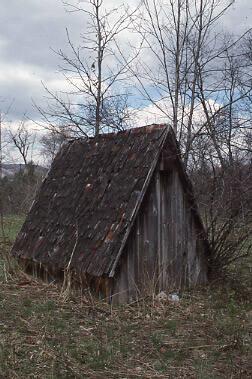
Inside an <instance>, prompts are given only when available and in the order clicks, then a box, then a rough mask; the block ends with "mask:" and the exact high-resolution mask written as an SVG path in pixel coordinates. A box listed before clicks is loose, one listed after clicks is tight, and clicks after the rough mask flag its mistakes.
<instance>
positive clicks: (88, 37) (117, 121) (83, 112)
mask: <svg viewBox="0 0 252 379" xmlns="http://www.w3.org/2000/svg"><path fill="white" fill-rule="evenodd" d="M63 4H64V5H65V6H66V8H67V11H68V12H80V13H82V14H83V19H84V20H85V21H86V25H87V27H86V30H85V31H84V32H83V33H82V34H81V44H80V45H78V46H76V45H75V44H74V43H73V42H72V40H71V37H70V33H69V31H68V30H66V34H67V42H68V47H69V49H70V54H67V53H65V52H64V51H62V50H59V51H56V53H57V54H58V56H59V58H60V59H61V61H62V64H61V66H60V70H61V72H62V74H63V76H64V78H65V80H66V82H67V84H68V87H69V90H68V91H66V92H61V93H56V94H55V93H53V92H52V91H51V90H50V89H49V88H47V87H46V86H45V89H46V91H47V94H48V95H49V99H50V101H49V102H48V107H47V109H46V110H43V109H41V108H39V107H37V108H38V109H39V111H40V113H41V114H42V116H43V120H44V124H45V125H46V127H47V128H49V129H51V130H54V132H55V131H56V132H62V131H63V130H64V131H65V132H66V133H67V134H72V135H75V136H76V135H77V136H78V135H81V136H83V135H84V136H87V135H90V134H95V135H97V134H99V133H100V132H102V131H103V130H104V129H106V128H112V129H122V128H125V127H128V125H129V122H130V119H131V107H129V104H128V98H129V91H128V90H127V88H125V87H126V84H125V86H124V83H126V82H125V81H126V80H127V79H128V76H129V71H128V64H129V63H132V62H133V60H134V59H135V56H132V57H130V56H128V57H127V62H126V63H123V64H122V62H121V61H120V60H119V59H117V46H118V38H119V37H120V35H121V33H122V32H124V31H125V30H128V28H129V27H130V24H131V20H132V17H134V14H135V11H132V12H129V10H128V9H125V8H121V7H119V8H113V9H111V10H107V9H106V8H105V6H104V1H103V0H87V1H83V2H82V4H81V5H80V3H78V4H73V3H71V4H70V3H68V2H63Z"/></svg>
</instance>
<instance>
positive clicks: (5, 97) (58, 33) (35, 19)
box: [0, 0, 252, 121]
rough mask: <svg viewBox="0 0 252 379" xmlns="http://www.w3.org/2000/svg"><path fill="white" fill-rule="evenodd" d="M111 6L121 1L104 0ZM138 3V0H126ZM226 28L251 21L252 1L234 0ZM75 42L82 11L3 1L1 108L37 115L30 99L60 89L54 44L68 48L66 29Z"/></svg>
mask: <svg viewBox="0 0 252 379" xmlns="http://www.w3.org/2000/svg"><path fill="white" fill-rule="evenodd" d="M104 2H105V4H106V5H107V6H108V7H110V6H111V5H115V4H120V3H122V1H121V0H104ZM124 3H125V4H129V5H134V3H135V4H136V3H137V0H128V1H124ZM223 24H224V26H225V28H227V29H228V30H229V31H231V32H234V33H238V32H241V31H242V30H245V29H246V28H248V27H251V26H252V0H236V2H235V4H234V5H233V6H232V9H230V10H229V12H228V14H226V15H225V18H224V19H223ZM66 27H67V28H68V29H69V31H70V33H71V36H72V40H74V41H77V40H78V38H79V32H80V31H81V30H83V27H85V20H84V19H83V15H80V14H79V15H78V14H76V13H75V14H69V13H67V12H66V10H65V9H64V7H63V5H62V2H61V0H0V101H1V103H0V107H1V109H2V111H4V110H5V109H6V107H7V106H8V104H10V103H11V102H13V105H12V107H11V110H10V112H9V119H11V120H12V121H17V120H19V119H20V118H21V117H22V115H23V114H24V113H27V114H28V116H30V117H32V118H36V117H37V114H36V112H35V110H34V109H33V107H32V99H34V100H35V101H36V103H38V104H40V103H41V102H42V99H43V95H44V90H43V88H42V85H41V81H44V82H45V83H47V84H48V85H49V87H50V88H52V89H54V90H57V89H60V88H62V86H63V82H62V79H61V76H59V74H57V69H58V64H59V59H58V58H57V56H56V55H55V54H54V53H53V51H52V48H53V49H56V50H57V49H59V48H62V49H63V50H64V48H65V47H66V34H65V28H66Z"/></svg>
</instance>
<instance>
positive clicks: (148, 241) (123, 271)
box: [113, 165, 207, 303]
mask: <svg viewBox="0 0 252 379" xmlns="http://www.w3.org/2000/svg"><path fill="white" fill-rule="evenodd" d="M200 230H201V228H200V227H198V225H197V220H196V219H195V217H194V214H193V212H192V210H191V207H190V201H189V199H188V196H187V194H186V191H185V190H184V187H183V183H182V181H181V178H180V174H179V171H178V170H177V169H176V168H175V167H173V168H172V169H169V170H166V171H161V170H160V165H159V166H158V167H157V169H156V172H155V174H154V176H153V179H152V182H151V185H150V187H149V189H148V191H147V193H146V195H145V198H144V201H143V204H142V206H141V209H140V212H139V214H138V216H137V218H136V220H135V224H134V227H133V229H132V231H131V233H130V236H129V239H128V241H127V244H126V246H125V248H124V252H123V254H122V257H121V262H120V265H119V269H118V271H117V275H116V277H115V281H114V283H115V284H114V288H113V301H114V302H117V303H123V302H126V301H131V300H133V299H135V298H137V297H138V296H139V297H142V296H143V295H144V293H145V291H154V290H156V291H160V290H167V289H171V288H183V287H184V286H194V285H196V284H201V283H205V282H206V281H207V260H206V254H205V245H204V240H203V239H202V236H201V235H200Z"/></svg>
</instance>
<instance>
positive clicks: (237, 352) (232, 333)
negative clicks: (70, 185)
mask: <svg viewBox="0 0 252 379" xmlns="http://www.w3.org/2000/svg"><path fill="white" fill-rule="evenodd" d="M3 248H4V247H3V245H2V249H3ZM5 248H6V249H8V246H7V247H5ZM2 267H3V266H2ZM0 271H1V268H0ZM247 274H249V272H247V270H245V271H244V272H243V280H242V281H241V280H240V279H239V280H236V279H233V278H234V276H232V277H231V278H230V279H228V280H227V281H226V282H225V283H217V282H216V283H215V284H213V285H211V286H209V287H207V288H203V289H201V290H199V291H197V292H196V291H191V292H188V293H184V294H183V295H182V297H181V301H180V302H179V303H178V304H173V303H170V302H167V303H157V302H153V301H152V299H148V298H146V299H145V301H142V302H139V303H135V304H133V305H126V306H121V307H114V308H111V307H110V306H109V305H108V304H105V303H103V302H99V301H97V300H94V299H91V298H90V296H89V294H88V293H87V294H82V296H80V294H78V293H74V294H73V293H72V294H70V296H68V297H67V299H66V298H65V297H64V296H61V288H58V287H57V286H56V285H54V284H51V285H48V284H45V283H42V282H41V281H38V280H34V279H33V278H31V277H29V276H27V275H25V274H23V273H22V272H20V271H15V272H13V273H12V275H11V276H10V275H9V276H7V277H6V276H5V275H2V276H1V274H0V277H1V279H0V315H1V316H0V378H5V379H8V378H11V379H12V378H13V379H14V378H19V379H22V378H25V379H26V378H43V379H44V378H51V379H52V378H53V379H60V378H101V379H103V378H202V379H207V378H214V379H215V378H251V376H252V367H251V363H250V357H251V347H250V342H251V341H250V335H249V331H251V315H252V310H251V304H250V302H249V300H250V298H251V297H250V295H251V288H249V275H247Z"/></svg>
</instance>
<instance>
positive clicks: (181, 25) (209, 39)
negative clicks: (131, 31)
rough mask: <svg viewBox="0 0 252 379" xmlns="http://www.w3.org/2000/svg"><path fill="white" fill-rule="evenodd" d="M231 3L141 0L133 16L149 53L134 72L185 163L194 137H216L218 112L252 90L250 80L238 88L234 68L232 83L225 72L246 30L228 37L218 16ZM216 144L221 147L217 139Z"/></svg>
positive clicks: (145, 48)
mask: <svg viewBox="0 0 252 379" xmlns="http://www.w3.org/2000/svg"><path fill="white" fill-rule="evenodd" d="M232 4H233V1H230V0H226V1H220V0H199V1H197V2H195V1H194V0H169V1H167V2H165V1H162V0H153V1H149V0H143V1H142V8H141V13H140V15H139V17H138V20H137V21H136V22H135V29H136V30H138V32H139V33H140V35H141V37H142V39H143V41H144V43H143V52H144V54H145V55H143V56H141V60H139V64H138V66H136V64H135V65H134V67H133V68H132V73H133V72H134V74H135V79H136V81H137V83H138V89H139V91H140V93H141V94H142V96H143V97H144V98H145V99H146V101H147V102H149V103H151V104H153V105H154V106H155V107H156V109H157V111H159V112H161V113H162V114H163V115H164V117H165V118H166V120H167V122H169V123H171V124H172V126H173V128H174V131H175V133H176V135H177V138H178V140H179V142H180V146H181V149H182V152H183V157H184V162H185V164H186V166H188V164H189V161H190V159H191V152H192V151H193V149H194V142H195V139H197V137H198V136H199V135H200V134H201V133H208V134H210V135H211V137H212V138H213V139H215V133H214V125H215V117H217V116H218V115H219V114H220V113H221V112H222V111H225V112H227V109H229V108H232V109H233V108H234V106H233V105H234V104H238V103H240V100H241V99H244V98H245V97H246V96H248V94H249V93H250V92H251V86H250V87H249V88H248V87H247V88H246V90H244V91H243V92H242V91H237V86H238V80H237V79H238V78H237V77H236V78H235V77H234V74H235V72H233V74H232V77H233V79H234V82H233V84H232V85H231V88H229V87H227V85H229V84H230V83H231V82H230V80H229V83H227V77H226V79H225V78H224V76H225V75H226V76H228V75H229V79H231V77H230V74H231V71H230V68H231V65H233V64H234V63H235V64H236V63H237V62H238V61H237V60H236V61H235V59H234V57H233V54H234V50H235V48H236V49H237V50H238V49H239V47H240V42H241V41H242V40H243V39H244V37H245V36H246V35H247V34H248V31H247V32H246V33H244V35H242V36H239V37H238V38H230V37H229V36H228V35H225V34H224V33H223V31H222V30H221V28H220V20H221V18H222V17H223V15H224V14H225V13H226V11H227V10H228V9H229V7H230V6H231V5H232ZM145 57H148V59H146V58H145ZM150 57H151V59H150ZM240 63H241V59H240ZM235 75H236V74H235ZM224 85H225V86H224ZM244 89H245V87H244ZM228 94H229V97H228V96H227V95H228ZM215 147H216V149H217V153H218V144H217V143H216V144H215Z"/></svg>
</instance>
